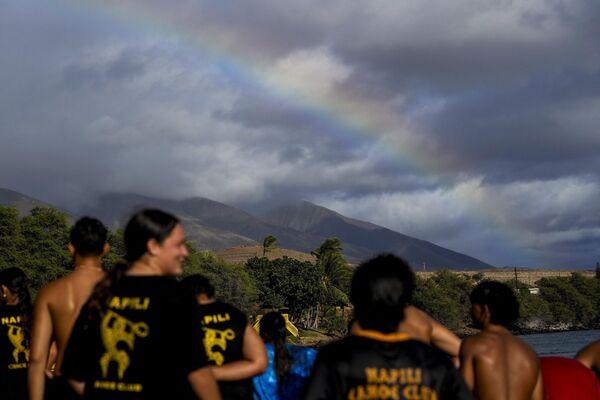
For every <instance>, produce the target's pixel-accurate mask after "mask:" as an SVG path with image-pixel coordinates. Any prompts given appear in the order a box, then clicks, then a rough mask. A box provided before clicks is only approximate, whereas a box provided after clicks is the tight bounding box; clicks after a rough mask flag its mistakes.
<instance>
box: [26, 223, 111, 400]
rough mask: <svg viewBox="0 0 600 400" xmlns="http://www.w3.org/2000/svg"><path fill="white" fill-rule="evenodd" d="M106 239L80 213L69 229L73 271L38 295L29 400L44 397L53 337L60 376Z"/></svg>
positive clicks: (101, 229)
mask: <svg viewBox="0 0 600 400" xmlns="http://www.w3.org/2000/svg"><path fill="white" fill-rule="evenodd" d="M106 239H107V230H106V228H105V227H104V225H103V224H102V223H101V222H100V221H98V220H97V219H93V218H88V217H83V218H81V219H80V220H79V221H77V222H76V223H75V225H74V226H73V228H72V229H71V234H70V243H69V252H70V253H71V255H72V256H73V263H74V266H75V268H74V270H73V272H71V273H70V274H69V275H67V276H65V277H64V278H61V279H58V280H56V281H54V282H51V283H49V284H48V285H46V286H45V287H43V288H42V289H41V290H40V292H39V293H38V295H37V299H36V301H35V306H34V311H33V327H32V333H31V353H30V367H29V375H28V389H29V398H30V399H31V400H42V399H44V390H45V389H46V388H45V378H46V365H47V362H48V357H49V352H50V346H51V344H52V342H53V341H54V343H55V344H56V351H57V354H56V366H55V371H56V372H55V378H54V379H59V378H58V376H59V375H60V374H59V371H60V366H61V364H62V359H63V355H64V351H65V348H66V345H67V341H68V340H69V335H70V333H71V329H72V328H73V324H74V323H75V320H76V319H77V316H78V315H79V311H80V309H81V306H82V305H83V304H84V303H85V302H86V300H87V299H88V297H89V296H90V293H91V292H92V290H93V288H94V286H95V285H96V283H97V282H98V281H99V280H100V279H101V278H102V277H103V276H104V271H103V270H102V256H103V255H104V254H106V253H107V252H108V249H109V246H108V243H107V241H106ZM57 386H58V385H57ZM56 389H57V390H58V391H62V390H67V389H66V385H62V384H61V385H60V388H59V387H57V388H56ZM67 393H68V390H67ZM60 396H61V397H60V398H61V399H66V398H69V397H68V394H64V393H62V394H60Z"/></svg>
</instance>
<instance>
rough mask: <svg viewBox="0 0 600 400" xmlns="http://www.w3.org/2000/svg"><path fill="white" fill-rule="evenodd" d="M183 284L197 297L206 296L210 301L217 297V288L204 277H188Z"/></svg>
mask: <svg viewBox="0 0 600 400" xmlns="http://www.w3.org/2000/svg"><path fill="white" fill-rule="evenodd" d="M181 283H182V284H183V285H184V287H186V288H187V289H188V290H190V291H191V292H192V293H193V294H194V295H196V296H198V295H201V294H204V295H206V297H208V298H210V299H212V298H214V297H215V288H214V286H213V285H212V284H211V283H210V281H209V280H208V278H207V277H205V276H204V275H200V274H193V275H189V276H186V277H185V278H183V280H182V281H181Z"/></svg>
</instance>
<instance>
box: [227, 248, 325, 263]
mask: <svg viewBox="0 0 600 400" xmlns="http://www.w3.org/2000/svg"><path fill="white" fill-rule="evenodd" d="M215 254H216V255H217V257H219V258H221V259H223V260H225V261H227V262H229V263H233V264H244V263H245V262H246V261H247V260H248V259H249V258H252V257H262V256H263V247H262V246H259V245H256V246H239V247H232V248H229V249H223V250H215ZM283 256H286V257H289V258H293V259H296V260H299V261H309V262H312V263H314V262H315V257H314V256H312V255H310V254H308V253H302V252H300V251H295V250H290V249H279V248H275V249H269V250H268V251H267V253H266V254H265V257H267V258H268V259H269V260H274V259H276V258H282V257H283Z"/></svg>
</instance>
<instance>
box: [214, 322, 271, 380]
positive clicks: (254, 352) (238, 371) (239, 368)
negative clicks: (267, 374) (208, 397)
mask: <svg viewBox="0 0 600 400" xmlns="http://www.w3.org/2000/svg"><path fill="white" fill-rule="evenodd" d="M243 352H244V359H243V360H240V361H233V362H230V363H227V364H224V365H222V366H220V367H211V369H212V372H213V374H214V376H215V379H216V380H218V381H238V380H240V379H247V378H251V377H253V376H255V375H258V374H261V373H263V372H264V371H265V370H266V369H267V365H268V362H267V351H266V350H265V345H264V344H263V341H262V339H261V338H260V336H258V334H257V333H256V331H255V330H254V328H252V327H251V326H250V325H249V324H248V325H246V329H245V330H244V343H243Z"/></svg>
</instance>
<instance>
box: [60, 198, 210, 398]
mask: <svg viewBox="0 0 600 400" xmlns="http://www.w3.org/2000/svg"><path fill="white" fill-rule="evenodd" d="M123 239H124V244H125V251H126V254H125V262H124V263H122V264H119V265H117V266H115V267H114V268H113V269H112V270H111V271H110V272H109V273H108V274H107V275H106V277H105V278H103V279H102V280H101V281H100V282H98V284H97V285H96V287H95V289H94V292H93V293H92V295H91V297H90V299H89V301H88V303H87V305H86V306H84V307H83V308H82V311H81V313H80V315H79V318H78V319H77V321H76V323H75V326H74V328H73V331H72V333H71V337H70V339H69V344H68V345H67V350H66V352H65V357H64V361H63V365H62V374H63V376H64V377H66V378H67V379H69V381H70V382H71V383H72V384H73V385H74V387H75V388H76V390H77V391H78V392H79V393H80V394H82V395H83V397H84V398H85V399H97V400H101V399H102V400H103V399H106V400H108V399H111V400H113V399H114V400H116V399H123V400H125V399H127V400H129V399H132V400H133V399H135V400H138V399H140V400H142V399H143V400H146V399H157V400H158V399H161V400H162V399H182V398H184V396H185V395H184V393H187V390H189V389H191V391H193V393H195V395H196V396H198V397H200V398H203V399H204V398H206V399H219V398H220V395H219V390H218V387H217V383H216V381H215V379H214V377H213V375H212V372H211V370H210V368H209V366H208V360H207V357H206V353H205V351H204V348H203V346H202V330H201V329H200V320H199V317H198V314H197V310H196V301H195V299H194V297H193V295H192V294H191V293H188V292H187V291H185V290H182V289H181V286H180V284H179V283H178V282H177V281H176V280H175V279H174V277H176V276H178V275H181V273H182V263H183V261H184V260H185V258H186V257H187V255H188V251H187V248H186V245H185V234H184V231H183V228H182V226H181V224H180V223H179V220H178V219H177V218H176V217H174V216H173V215H171V214H168V213H166V212H164V211H161V210H155V209H150V210H143V211H140V212H138V213H136V214H134V215H133V217H132V218H131V219H130V220H129V222H128V223H127V226H126V227H125V231H124V237H123ZM188 294H189V295H188ZM190 394H191V392H190Z"/></svg>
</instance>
